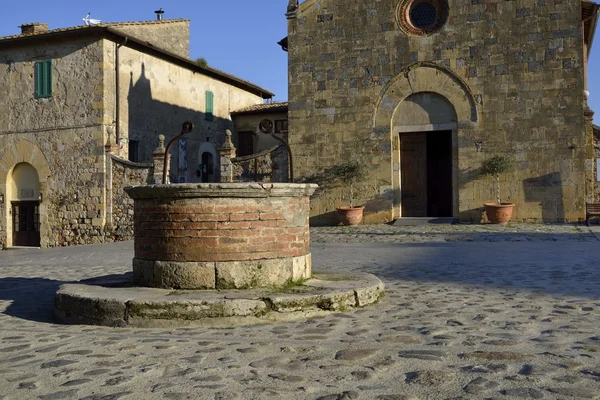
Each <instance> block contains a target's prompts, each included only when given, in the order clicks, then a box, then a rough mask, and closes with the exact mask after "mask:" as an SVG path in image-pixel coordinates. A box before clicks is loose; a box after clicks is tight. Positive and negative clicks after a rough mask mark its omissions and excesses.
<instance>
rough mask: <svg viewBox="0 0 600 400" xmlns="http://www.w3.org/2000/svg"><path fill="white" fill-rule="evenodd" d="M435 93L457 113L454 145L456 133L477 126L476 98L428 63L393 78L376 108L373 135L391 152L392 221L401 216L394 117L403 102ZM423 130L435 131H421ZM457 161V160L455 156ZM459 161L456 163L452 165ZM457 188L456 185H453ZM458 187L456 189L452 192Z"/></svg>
mask: <svg viewBox="0 0 600 400" xmlns="http://www.w3.org/2000/svg"><path fill="white" fill-rule="evenodd" d="M424 92H428V93H434V94H438V95H440V96H442V97H443V98H445V99H446V100H447V101H448V102H449V103H450V104H451V106H452V107H453V108H454V111H455V113H456V126H455V127H454V128H453V129H452V130H453V142H457V141H458V132H459V131H469V130H471V129H473V128H474V127H475V126H476V125H477V123H478V122H479V110H478V103H477V100H476V97H475V96H474V95H473V93H472V92H471V90H470V89H469V87H468V86H467V84H466V83H465V82H464V81H463V80H462V79H461V78H460V77H458V76H457V75H456V74H454V73H453V72H452V71H450V70H449V69H447V68H445V67H443V66H440V65H437V64H431V63H417V64H414V65H412V66H410V67H409V68H407V69H406V70H405V71H404V72H402V73H400V74H398V75H397V76H396V77H394V78H393V79H392V80H391V81H390V82H388V84H387V85H386V86H385V87H384V88H383V89H382V91H381V93H380V95H379V98H378V99H377V102H376V104H375V112H374V115H373V122H372V131H373V136H374V137H380V138H384V137H385V138H389V146H390V149H391V165H390V168H391V171H390V174H391V184H392V185H391V186H392V191H393V206H392V213H393V218H395V217H398V216H400V205H401V204H400V203H401V186H400V184H401V183H400V136H399V132H400V130H399V129H401V128H400V127H398V126H394V122H395V121H394V120H395V118H394V117H395V115H396V113H397V112H398V110H399V109H400V107H401V105H402V103H403V102H404V100H406V99H407V98H408V97H410V96H412V95H414V94H417V93H424ZM422 130H435V129H434V127H424V128H422ZM456 157H458V156H456ZM457 163H458V159H456V160H455V165H456V164H457ZM455 184H456V185H458V182H455ZM456 187H457V186H455V189H454V190H455V191H456V190H457V189H456ZM454 210H455V213H456V214H457V213H458V193H456V195H455V205H454Z"/></svg>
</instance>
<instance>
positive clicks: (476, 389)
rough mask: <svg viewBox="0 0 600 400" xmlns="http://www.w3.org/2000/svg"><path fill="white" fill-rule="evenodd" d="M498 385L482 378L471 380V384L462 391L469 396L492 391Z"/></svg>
mask: <svg viewBox="0 0 600 400" xmlns="http://www.w3.org/2000/svg"><path fill="white" fill-rule="evenodd" d="M498 385H499V383H498V382H494V381H490V380H487V379H485V378H482V377H478V378H475V379H473V380H472V381H471V382H469V383H467V385H466V386H465V387H464V388H463V390H464V391H465V392H467V393H469V394H481V393H483V392H486V391H488V390H490V389H494V388H495V387H497V386H498Z"/></svg>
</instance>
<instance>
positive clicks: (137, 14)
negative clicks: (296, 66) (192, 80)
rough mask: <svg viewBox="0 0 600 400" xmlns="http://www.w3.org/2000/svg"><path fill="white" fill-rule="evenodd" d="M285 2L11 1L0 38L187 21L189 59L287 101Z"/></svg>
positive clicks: (599, 95) (598, 55)
mask: <svg viewBox="0 0 600 400" xmlns="http://www.w3.org/2000/svg"><path fill="white" fill-rule="evenodd" d="M287 3H288V2H287V0H252V1H249V0H220V1H208V0H199V1H172V2H170V3H169V2H148V1H140V0H125V1H123V0H121V1H116V0H96V1H94V2H91V1H81V0H80V1H73V0H64V1H47V0H46V1H40V0H29V1H21V2H11V3H10V6H8V7H4V10H3V12H2V13H0V36H6V35H14V34H17V33H19V31H20V30H19V28H18V26H19V25H21V24H22V23H28V22H46V23H48V24H49V25H50V26H49V27H50V29H56V28H65V27H68V26H75V25H81V24H83V21H82V18H83V17H84V16H85V15H86V14H87V13H88V12H91V17H92V18H96V19H100V20H102V21H104V22H122V21H140V20H151V19H155V17H156V16H155V14H154V10H156V9H158V8H160V7H162V8H163V9H164V10H165V14H164V18H165V19H166V18H187V19H190V20H191V25H190V26H191V43H190V44H191V57H192V58H198V57H204V58H206V60H207V61H208V64H209V65H211V66H213V67H215V68H219V69H221V70H223V71H226V72H228V73H231V74H233V75H236V76H238V77H240V78H243V79H246V80H249V81H251V82H253V83H255V84H257V85H260V86H262V87H264V88H266V89H269V90H270V91H272V92H274V93H275V94H276V97H275V100H276V101H284V100H287V53H285V52H284V51H282V50H281V47H279V46H278V45H277V42H278V41H279V40H280V39H282V38H283V37H285V36H286V35H287V20H286V19H285V15H284V14H285V11H286V8H287ZM589 75H590V79H589V91H590V99H589V100H590V105H591V107H592V109H594V110H595V111H596V118H595V122H596V123H597V124H600V27H599V30H598V31H597V34H596V39H595V41H594V46H593V49H592V53H591V58H590V62H589Z"/></svg>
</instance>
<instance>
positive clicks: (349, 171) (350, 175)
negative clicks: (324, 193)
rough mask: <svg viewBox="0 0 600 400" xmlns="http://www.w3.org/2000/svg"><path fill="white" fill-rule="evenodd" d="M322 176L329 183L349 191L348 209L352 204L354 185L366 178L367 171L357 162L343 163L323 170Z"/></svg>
mask: <svg viewBox="0 0 600 400" xmlns="http://www.w3.org/2000/svg"><path fill="white" fill-rule="evenodd" d="M324 175H325V176H326V177H327V179H328V180H329V181H330V183H333V184H336V183H341V184H343V185H346V186H348V187H349V189H350V208H352V207H353V205H352V204H353V202H354V185H355V184H356V183H357V182H358V181H360V180H361V179H364V178H365V177H366V176H367V169H366V167H365V165H364V164H363V163H359V162H358V161H345V162H343V163H341V164H338V165H334V166H333V167H329V168H327V169H326V170H325V173H324Z"/></svg>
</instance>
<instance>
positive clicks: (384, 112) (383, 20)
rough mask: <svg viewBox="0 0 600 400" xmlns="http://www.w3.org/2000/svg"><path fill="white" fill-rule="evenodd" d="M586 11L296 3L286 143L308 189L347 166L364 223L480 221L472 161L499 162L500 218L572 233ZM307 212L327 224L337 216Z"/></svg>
mask: <svg viewBox="0 0 600 400" xmlns="http://www.w3.org/2000/svg"><path fill="white" fill-rule="evenodd" d="M598 8H599V7H598V5H597V4H595V3H593V2H590V1H587V0H582V1H581V0H571V1H564V0H521V1H505V0H486V1H479V0H456V1H448V0H380V1H374V2H373V1H361V0H345V1H341V0H306V1H304V2H302V3H301V4H299V3H298V1H296V0H290V2H289V5H288V12H287V18H288V37H287V38H286V39H285V40H283V41H282V42H280V44H281V45H282V46H283V47H284V49H287V50H288V56H289V113H288V116H289V132H290V137H289V143H290V146H291V147H292V150H293V155H294V165H295V168H294V169H295V173H296V175H298V176H304V177H308V176H310V175H312V174H314V173H316V172H318V171H322V170H324V169H325V168H327V167H329V166H332V165H335V164H337V163H339V162H341V161H343V160H345V159H349V158H353V159H358V160H360V161H361V162H363V163H365V164H367V165H368V166H369V167H370V176H369V179H367V180H365V181H364V182H363V183H362V185H361V187H360V190H359V193H360V199H359V200H360V201H361V202H362V204H364V205H365V206H366V209H365V221H366V222H382V221H390V220H392V219H395V218H398V217H401V216H411V217H417V216H431V217H436V216H439V217H442V216H444V217H454V218H455V219H458V220H460V221H465V222H466V221H476V222H479V221H482V220H483V215H482V214H483V213H482V208H483V207H482V206H483V204H484V203H485V202H488V201H492V200H493V199H494V198H495V196H494V185H493V184H492V182H491V180H490V179H488V178H483V177H481V176H480V175H479V173H478V170H479V167H480V166H481V164H482V161H483V160H484V159H485V158H487V157H489V156H492V155H494V154H505V155H509V156H510V157H511V158H512V159H513V161H514V162H515V164H516V168H514V170H513V172H511V173H509V174H507V175H506V176H504V177H503V178H502V188H503V201H510V202H513V203H516V209H515V214H514V218H515V219H517V220H535V221H577V220H582V219H583V218H584V217H585V202H586V200H587V201H589V200H590V199H591V198H592V197H593V192H594V189H593V179H594V177H593V175H594V174H593V166H592V165H593V164H594V162H593V150H592V127H591V115H592V114H593V113H592V112H591V110H589V109H588V108H587V99H586V97H585V94H584V93H585V89H586V87H587V60H588V55H589V52H590V49H591V44H592V41H593V38H594V32H595V28H596V25H597V20H598ZM342 189H343V188H340V189H333V190H330V191H329V192H327V193H325V195H323V196H321V197H319V198H318V199H315V201H314V202H313V203H312V205H311V207H312V216H313V218H312V222H313V223H329V222H331V221H332V218H333V216H334V211H335V209H336V207H338V206H340V205H343V204H345V203H347V201H348V200H347V199H345V198H344V199H342V197H343V196H342Z"/></svg>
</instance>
